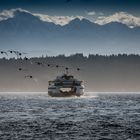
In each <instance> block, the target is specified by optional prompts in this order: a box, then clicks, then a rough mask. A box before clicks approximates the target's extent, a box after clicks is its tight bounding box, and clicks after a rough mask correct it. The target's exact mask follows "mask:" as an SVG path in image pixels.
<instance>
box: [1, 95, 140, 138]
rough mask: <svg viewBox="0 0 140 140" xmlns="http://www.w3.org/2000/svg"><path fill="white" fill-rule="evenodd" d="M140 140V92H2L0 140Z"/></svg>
mask: <svg viewBox="0 0 140 140" xmlns="http://www.w3.org/2000/svg"><path fill="white" fill-rule="evenodd" d="M11 139H12V140H16V139H17V140H20V139H22V140H24V139H25V140H30V139H31V140H49V139H50V140H55V139H56V140H69V139H75V140H140V95H138V94H131V95H121V94H120V95H119V94H118V95H94V94H86V95H85V96H83V97H80V98H79V97H72V98H51V97H48V96H47V94H34V95H31V94H29V95H24V94H23V93H22V95H18V94H17V95H12V94H9V95H8V94H5V95H4V94H1V95H0V140H11Z"/></svg>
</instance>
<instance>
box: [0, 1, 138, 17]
mask: <svg viewBox="0 0 140 140" xmlns="http://www.w3.org/2000/svg"><path fill="white" fill-rule="evenodd" d="M17 7H18V8H23V9H27V10H30V11H32V12H37V13H44V14H46V13H47V14H49V15H79V16H87V14H86V13H87V12H90V11H95V12H97V13H104V14H105V15H106V14H108V15H109V14H113V13H115V12H119V11H124V12H128V13H131V14H133V15H135V16H140V12H139V9H140V0H0V10H1V11H2V10H4V9H11V8H17Z"/></svg>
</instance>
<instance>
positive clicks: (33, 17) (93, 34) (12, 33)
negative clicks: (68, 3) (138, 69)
mask: <svg viewBox="0 0 140 140" xmlns="http://www.w3.org/2000/svg"><path fill="white" fill-rule="evenodd" d="M56 19H57V20H59V23H62V24H57V23H56ZM56 19H55V20H54V18H51V19H50V18H49V17H48V21H44V20H42V19H41V16H40V15H39V14H32V13H31V12H29V11H26V10H22V9H15V10H12V13H10V12H8V11H5V13H3V14H0V48H1V50H9V49H14V50H21V51H37V50H46V52H43V53H47V51H48V52H49V51H52V52H54V54H72V53H77V52H83V53H84V54H85V55H86V54H89V53H99V54H118V53H138V54H140V49H139V44H140V39H139V38H140V27H139V26H137V27H133V28H130V27H129V26H127V25H126V24H123V23H120V22H109V23H106V24H103V25H99V24H97V23H93V22H91V21H89V20H88V19H86V18H83V17H71V18H68V17H57V18H56Z"/></svg>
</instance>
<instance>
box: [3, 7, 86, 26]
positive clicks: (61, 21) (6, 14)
mask: <svg viewBox="0 0 140 140" xmlns="http://www.w3.org/2000/svg"><path fill="white" fill-rule="evenodd" d="M16 11H19V12H26V13H30V14H32V15H33V16H36V17H38V18H39V19H40V20H42V21H44V22H52V23H54V24H57V25H62V26H63V25H66V24H68V23H69V22H70V21H72V20H74V19H75V18H78V19H80V20H82V19H83V18H84V17H82V16H49V15H47V14H38V13H31V12H29V11H27V10H24V9H21V8H16V9H11V10H4V11H2V12H1V13H0V21H2V20H7V19H8V18H13V17H14V15H15V12H16Z"/></svg>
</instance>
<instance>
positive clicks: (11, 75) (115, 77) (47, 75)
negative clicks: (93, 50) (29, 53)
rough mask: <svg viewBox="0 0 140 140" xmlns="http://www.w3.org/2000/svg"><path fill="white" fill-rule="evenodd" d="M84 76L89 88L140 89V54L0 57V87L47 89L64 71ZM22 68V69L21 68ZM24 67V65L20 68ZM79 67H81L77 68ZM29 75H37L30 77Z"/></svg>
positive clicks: (112, 89)
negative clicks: (49, 65)
mask: <svg viewBox="0 0 140 140" xmlns="http://www.w3.org/2000/svg"><path fill="white" fill-rule="evenodd" d="M36 62H40V64H42V65H37V64H36ZM48 64H51V65H58V66H65V67H70V69H69V72H70V73H71V74H73V75H74V76H75V77H77V78H79V79H81V80H84V82H85V86H86V91H95V92H96V91H99V92H114V91H115V92H139V91H140V56H139V55H135V54H130V55H127V54H118V55H110V56H103V55H98V54H96V55H93V54H90V55H89V56H84V55H83V54H82V53H79V54H74V55H70V56H65V55H58V56H46V57H43V56H42V57H39V58H37V57H34V58H30V59H28V60H27V59H24V58H20V59H15V58H10V59H6V58H1V59H0V77H1V78H0V91H1V92H3V91H47V86H48V81H49V80H52V79H54V78H55V77H56V76H57V75H61V74H62V73H64V72H65V69H64V67H48ZM19 68H20V70H21V71H19ZM21 68H22V69H21ZM76 68H80V69H81V70H80V71H77V70H76ZM26 75H32V76H33V77H34V78H32V79H27V78H25V76H26Z"/></svg>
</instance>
